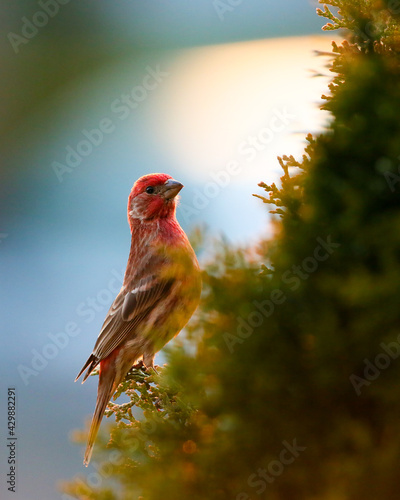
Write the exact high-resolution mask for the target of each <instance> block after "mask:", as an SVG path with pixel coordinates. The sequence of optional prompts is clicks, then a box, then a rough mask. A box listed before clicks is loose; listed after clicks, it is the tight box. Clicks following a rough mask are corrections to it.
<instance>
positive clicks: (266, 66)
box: [157, 36, 332, 184]
mask: <svg viewBox="0 0 400 500" xmlns="http://www.w3.org/2000/svg"><path fill="white" fill-rule="evenodd" d="M331 41H332V37H326V36H306V37H292V38H279V39H269V40H259V41H253V42H243V43H232V44H228V45H217V46H210V47H202V48H195V49H190V50H186V51H184V52H183V53H182V55H181V56H180V57H178V59H177V60H176V62H175V64H174V65H173V66H172V68H170V76H169V78H168V82H166V83H165V86H164V87H163V91H162V99H160V100H158V102H157V105H158V107H159V109H158V112H159V116H160V114H161V115H162V116H163V120H162V123H161V126H160V129H159V134H160V138H159V140H160V141H161V143H162V144H163V146H164V148H165V149H166V151H167V154H168V152H169V153H170V154H171V156H172V160H173V162H174V165H176V167H177V168H181V169H182V170H184V171H187V169H188V168H190V170H191V171H192V172H193V175H194V176H196V177H197V179H198V180H199V181H205V180H207V179H208V178H209V176H210V174H211V173H213V172H214V173H215V172H218V171H220V170H224V169H226V166H227V164H228V163H229V162H231V161H237V162H238V163H239V165H240V166H239V167H238V171H240V173H239V174H238V175H236V176H235V178H236V179H237V180H238V179H241V182H243V181H244V180H245V182H246V183H248V182H251V183H253V184H254V183H256V182H258V181H260V180H262V179H264V180H265V179H266V171H267V169H271V170H270V172H271V173H272V171H275V172H277V173H279V174H280V173H281V172H280V167H279V165H278V163H277V161H276V156H277V155H282V154H294V155H298V154H301V153H302V149H303V147H304V143H303V140H304V137H305V135H306V134H307V133H308V132H315V131H318V130H320V129H321V128H322V127H323V124H324V122H325V121H326V120H327V114H326V113H324V112H321V111H320V110H319V104H320V102H317V101H316V96H320V95H321V94H322V93H326V92H327V84H328V82H329V79H330V78H331V75H330V74H329V72H328V70H327V69H326V67H325V66H326V64H327V58H326V57H316V55H315V52H314V51H315V50H320V51H327V52H330V50H331ZM316 73H323V74H324V75H325V76H323V77H313V75H315V74H316ZM160 102H161V109H160ZM285 113H286V115H287V117H286V118H284V119H283V120H282V118H279V116H280V115H282V114H283V115H285ZM275 117H276V118H275ZM259 134H260V135H259ZM257 136H259V137H257ZM251 137H257V139H256V143H252V144H250V143H249V141H250V142H251V141H252V139H251ZM245 143H248V144H245ZM274 178H275V176H274Z"/></svg>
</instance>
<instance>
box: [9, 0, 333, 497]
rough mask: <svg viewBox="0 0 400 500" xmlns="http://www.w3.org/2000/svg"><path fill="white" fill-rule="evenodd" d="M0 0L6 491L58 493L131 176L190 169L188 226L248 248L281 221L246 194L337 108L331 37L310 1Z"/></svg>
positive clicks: (71, 457) (111, 286) (122, 239)
mask: <svg viewBox="0 0 400 500" xmlns="http://www.w3.org/2000/svg"><path fill="white" fill-rule="evenodd" d="M1 6H2V15H1V17H0V27H1V31H2V44H1V46H0V57H1V71H2V78H1V79H0V89H1V95H2V105H1V109H0V134H1V149H2V151H1V156H0V158H1V169H0V175H1V182H0V255H1V259H0V273H1V275H0V276H1V289H0V293H1V299H0V318H1V319H0V321H1V331H2V334H1V339H2V349H1V351H0V352H1V358H2V360H1V398H0V410H1V411H0V424H1V429H2V430H1V436H2V438H1V439H2V442H1V448H2V452H1V454H0V464H1V470H2V471H5V470H6V460H7V450H6V443H7V441H6V437H7V432H6V431H7V429H6V418H7V414H6V393H7V387H15V388H16V390H17V408H18V417H17V432H16V436H17V439H18V441H17V443H18V444H17V452H18V475H17V494H12V493H9V492H8V491H7V484H6V479H5V474H4V475H3V477H2V483H1V486H0V488H1V498H8V497H10V498H11V497H12V498H14V499H15V498H18V499H26V498H29V499H30V500H36V499H41V500H47V499H54V498H62V495H61V494H60V493H59V492H58V491H57V486H56V483H57V481H58V480H60V479H68V478H70V477H72V476H73V475H74V474H76V473H77V472H80V473H82V471H83V472H84V473H87V474H90V472H91V469H92V471H93V465H91V467H90V468H89V469H88V470H87V471H86V470H83V466H82V451H83V450H80V449H79V447H77V446H76V445H73V444H71V443H70V439H69V437H70V432H71V430H73V429H75V428H82V426H83V424H84V422H85V419H87V418H88V417H89V416H90V415H91V413H92V411H93V408H94V403H95V396H96V386H97V380H96V379H91V380H89V381H88V382H87V383H86V384H85V385H84V386H81V385H80V384H74V383H73V380H74V378H75V376H76V374H77V372H78V371H79V370H80V368H81V366H82V365H83V363H84V362H85V360H86V358H87V357H88V355H89V354H90V352H91V349H92V347H93V344H94V342H95V339H96V337H97V334H98V331H99V329H100V327H101V324H102V322H103V319H104V316H105V313H106V311H107V309H108V307H109V305H110V304H111V302H112V300H113V298H114V296H115V295H116V293H117V291H118V289H119V288H120V286H121V283H122V277H123V271H124V269H125V265H126V260H127V256H128V252H129V244H130V234H129V228H128V224H127V221H126V203H127V197H128V194H129V192H130V189H131V186H132V184H133V182H134V181H135V180H136V179H137V178H138V177H139V176H141V175H143V174H147V173H151V172H166V173H169V174H170V175H172V176H173V177H174V178H176V179H178V180H179V181H181V182H182V183H183V184H184V185H185V189H184V190H183V191H182V196H181V205H180V207H179V209H178V218H179V220H180V222H181V224H182V226H183V228H184V229H185V230H186V231H187V232H188V233H190V232H191V231H192V230H193V229H194V228H195V227H197V226H205V227H207V228H208V230H209V234H210V235H212V236H221V235H223V236H224V237H225V238H227V239H228V240H229V241H231V242H233V243H235V244H239V245H247V244H251V243H252V242H255V241H256V240H257V238H258V237H259V236H260V234H266V235H268V233H269V225H268V213H267V210H266V208H265V206H263V205H262V203H261V202H260V201H259V200H257V199H255V198H253V197H252V196H251V195H252V193H257V192H261V190H260V188H258V187H257V183H258V182H260V181H265V182H267V183H271V182H274V181H276V180H277V179H278V178H279V176H280V174H281V172H280V167H279V165H278V162H277V161H276V156H277V155H282V154H293V155H295V156H296V155H299V154H301V152H302V150H303V147H304V137H305V135H306V134H307V133H308V132H317V131H318V130H320V129H321V128H322V127H323V126H324V123H325V121H326V120H327V119H328V117H327V116H326V114H325V113H324V112H321V111H319V109H318V108H319V104H320V102H319V100H318V97H319V96H320V95H321V94H322V93H324V92H326V87H327V83H328V81H329V75H328V74H327V70H326V68H325V64H326V59H325V58H324V57H321V56H320V57H317V56H316V54H315V50H319V51H329V50H330V46H331V41H332V36H331V35H328V36H326V35H323V34H322V32H321V26H322V25H323V22H322V20H321V19H320V18H318V17H317V16H316V14H315V8H316V6H317V2H316V1H312V0H302V1H299V0H288V1H287V2H285V3H284V4H282V2H278V1H277V0H269V1H264V0H243V1H241V2H240V1H235V2H233V1H232V0H231V1H228V0H226V1H215V0H214V1H213V0H207V1H201V2H199V1H194V0H191V1H187V0H185V1H183V0H172V1H170V2H168V3H166V2H159V1H154V2H142V1H130V2H125V1H114V2H105V1H100V0H98V1H97V2H89V1H86V0H79V2H78V1H77V0H71V1H66V0H63V1H62V2H61V0H59V1H58V2H57V1H56V0H43V1H41V2H31V1H30V2H27V1H19V2H18V3H16V2H15V1H11V0H3V1H2V3H1ZM156 361H157V359H156ZM158 362H160V360H158ZM3 495H5V496H3ZM12 495H13V496H12Z"/></svg>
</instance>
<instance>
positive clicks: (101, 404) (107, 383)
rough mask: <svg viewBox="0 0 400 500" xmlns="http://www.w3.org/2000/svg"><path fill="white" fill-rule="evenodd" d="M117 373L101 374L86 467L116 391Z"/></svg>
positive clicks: (86, 455)
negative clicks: (107, 408) (109, 403)
mask: <svg viewBox="0 0 400 500" xmlns="http://www.w3.org/2000/svg"><path fill="white" fill-rule="evenodd" d="M114 382H115V371H114V370H107V371H104V372H103V373H100V380H99V388H98V391H97V401H96V408H95V410H94V413H93V418H92V423H91V424H90V431H89V438H88V442H87V445H86V451H85V458H84V460H83V464H84V465H86V467H87V466H88V465H89V462H90V458H91V456H92V451H93V445H94V442H95V439H96V436H97V433H98V431H99V427H100V423H101V420H102V418H103V415H104V412H105V411H106V407H107V404H108V402H109V401H110V399H111V396H112V395H113V392H114V390H115V384H114Z"/></svg>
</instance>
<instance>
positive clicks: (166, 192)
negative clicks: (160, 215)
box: [162, 179, 183, 200]
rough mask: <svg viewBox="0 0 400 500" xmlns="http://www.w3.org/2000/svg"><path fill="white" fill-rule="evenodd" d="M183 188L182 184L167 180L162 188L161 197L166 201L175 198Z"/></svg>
mask: <svg viewBox="0 0 400 500" xmlns="http://www.w3.org/2000/svg"><path fill="white" fill-rule="evenodd" d="M182 188H183V184H181V183H180V182H178V181H175V180H174V179H168V180H167V182H166V183H165V184H164V186H163V190H162V193H163V196H164V198H166V199H167V200H170V199H172V198H175V196H176V195H177V194H178V193H179V191H180V190H181V189H182Z"/></svg>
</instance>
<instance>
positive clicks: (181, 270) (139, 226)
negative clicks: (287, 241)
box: [75, 174, 201, 466]
mask: <svg viewBox="0 0 400 500" xmlns="http://www.w3.org/2000/svg"><path fill="white" fill-rule="evenodd" d="M182 187H183V185H182V184H181V183H180V182H177V181H175V180H174V179H172V177H171V176H169V175H166V174H149V175H145V176H143V177H141V178H140V179H138V180H137V181H136V182H135V184H134V185H133V188H132V191H131V193H130V195H129V199H128V221H129V225H130V228H131V233H132V242H131V249H130V253H129V258H128V264H127V267H126V271H125V276H124V282H123V285H122V288H121V291H120V292H119V294H118V295H117V297H116V299H115V300H114V302H113V303H112V305H111V307H110V310H109V311H108V313H107V316H106V319H105V321H104V323H103V326H102V328H101V331H100V334H99V336H98V338H97V341H96V344H95V346H94V349H93V352H92V354H91V355H90V356H89V358H88V360H87V361H86V363H85V365H84V366H83V368H82V370H81V371H80V372H79V375H78V376H77V377H76V379H75V381H76V380H78V378H79V377H80V376H81V375H82V373H83V372H84V371H85V370H86V369H87V372H86V374H85V376H84V377H83V381H82V383H83V382H84V381H85V380H86V379H87V378H88V376H89V375H90V374H91V372H92V371H93V370H94V368H95V367H96V366H97V365H98V364H99V363H100V375H99V385H98V391H97V402H96V408H95V410H94V414H93V419H92V423H91V426H90V431H89V438H88V442H87V447H86V452H85V458H84V462H83V463H84V464H85V465H86V466H87V465H88V464H89V461H90V457H91V455H92V449H93V444H94V441H95V439H96V435H97V432H98V430H99V427H100V422H101V419H102V417H103V414H104V411H105V409H106V406H107V403H108V402H109V400H110V398H111V396H112V395H113V393H114V392H115V390H116V389H117V387H118V385H119V384H120V382H122V380H123V379H124V377H125V375H126V374H127V372H128V371H129V369H130V368H131V367H132V365H133V364H134V363H135V362H136V361H138V360H140V361H141V362H143V364H144V365H145V366H146V367H151V368H153V360H154V356H155V353H156V352H158V351H159V350H160V349H161V348H162V347H164V345H165V344H166V343H167V342H169V341H170V340H171V339H172V338H173V337H174V336H176V335H177V334H178V333H179V332H180V331H181V330H182V328H183V327H184V326H185V325H186V323H187V322H188V321H189V319H190V317H191V315H192V314H193V312H194V310H195V309H196V307H197V305H198V303H199V299H200V291H201V278H200V269H199V264H198V262H197V259H196V255H195V253H194V251H193V248H192V247H191V245H190V243H189V240H188V238H187V236H186V234H185V232H184V231H183V229H182V228H181V227H180V225H179V223H178V221H177V220H176V216H175V212H176V205H177V198H178V196H177V195H178V193H179V191H180V190H181V189H182Z"/></svg>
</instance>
